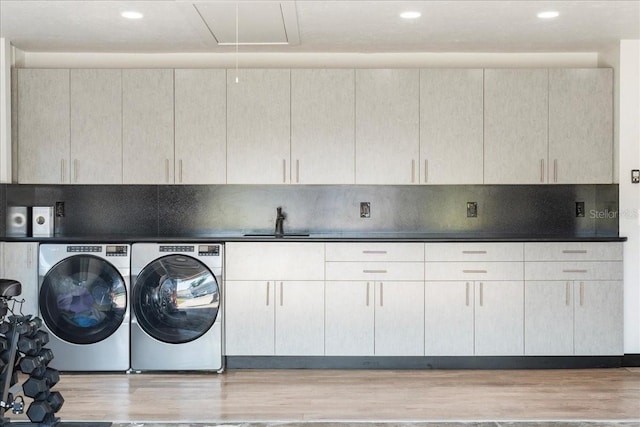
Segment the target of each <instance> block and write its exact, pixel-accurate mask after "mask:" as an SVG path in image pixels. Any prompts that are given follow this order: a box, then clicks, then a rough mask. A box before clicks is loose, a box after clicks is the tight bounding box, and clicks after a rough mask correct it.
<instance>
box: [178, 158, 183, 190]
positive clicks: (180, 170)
mask: <svg viewBox="0 0 640 427" xmlns="http://www.w3.org/2000/svg"><path fill="white" fill-rule="evenodd" d="M178 179H179V180H180V184H182V159H180V160H179V161H178Z"/></svg>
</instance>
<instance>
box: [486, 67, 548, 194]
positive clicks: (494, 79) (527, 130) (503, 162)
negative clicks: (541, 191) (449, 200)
mask: <svg viewBox="0 0 640 427" xmlns="http://www.w3.org/2000/svg"><path fill="white" fill-rule="evenodd" d="M548 108H549V105H548V71H547V70H493V69H488V70H485V72H484V183H485V184H540V183H545V182H547V171H548V169H547V167H548V165H547V157H548V153H547V149H548V141H547V123H548V115H549V111H548Z"/></svg>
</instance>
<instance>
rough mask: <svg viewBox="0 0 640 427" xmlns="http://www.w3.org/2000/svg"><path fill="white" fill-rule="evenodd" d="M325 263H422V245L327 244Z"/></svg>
mask: <svg viewBox="0 0 640 427" xmlns="http://www.w3.org/2000/svg"><path fill="white" fill-rule="evenodd" d="M327 261H424V244H423V243H327Z"/></svg>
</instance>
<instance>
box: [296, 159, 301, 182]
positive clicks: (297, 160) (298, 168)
mask: <svg viewBox="0 0 640 427" xmlns="http://www.w3.org/2000/svg"><path fill="white" fill-rule="evenodd" d="M296 184H300V159H296Z"/></svg>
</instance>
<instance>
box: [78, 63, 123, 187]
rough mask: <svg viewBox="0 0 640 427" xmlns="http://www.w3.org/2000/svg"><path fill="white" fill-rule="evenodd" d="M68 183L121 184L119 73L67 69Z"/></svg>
mask: <svg viewBox="0 0 640 427" xmlns="http://www.w3.org/2000/svg"><path fill="white" fill-rule="evenodd" d="M70 73H71V88H70V93H71V157H70V173H71V183H72V184H121V183H122V71H121V70H71V71H70Z"/></svg>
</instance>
